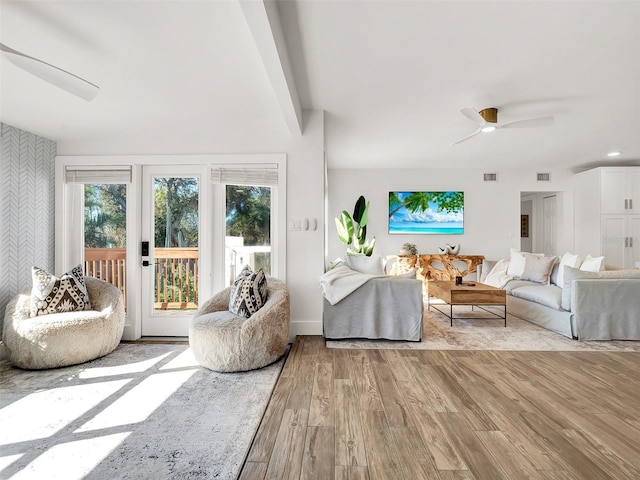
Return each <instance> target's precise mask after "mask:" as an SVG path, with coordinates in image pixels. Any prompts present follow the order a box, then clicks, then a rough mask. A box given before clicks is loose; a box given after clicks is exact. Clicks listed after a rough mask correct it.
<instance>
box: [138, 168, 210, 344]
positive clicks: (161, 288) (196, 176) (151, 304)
mask: <svg viewBox="0 0 640 480" xmlns="http://www.w3.org/2000/svg"><path fill="white" fill-rule="evenodd" d="M203 173H204V172H203V169H202V167H200V166H188V165H186V166H185V165H181V166H179V167H178V166H148V167H144V170H143V201H142V219H141V220H142V222H141V224H142V244H141V247H140V248H141V253H142V265H143V266H142V282H143V284H142V335H143V336H186V335H188V333H189V323H190V320H191V317H192V316H193V314H194V312H195V311H196V310H197V308H198V304H199V296H200V292H201V291H203V290H202V278H203V271H206V270H207V269H206V263H207V262H204V261H203V252H202V249H201V247H200V246H201V245H202V244H203V241H204V240H205V239H204V238H202V235H203V234H205V236H206V231H205V229H204V228H203V226H202V224H203V220H202V218H201V217H202V216H201V214H200V212H201V205H202V201H203V199H202V196H203V189H204V190H206V188H207V187H206V182H203V178H205V176H204V174H203ZM205 223H206V222H205ZM203 265H204V268H203Z"/></svg>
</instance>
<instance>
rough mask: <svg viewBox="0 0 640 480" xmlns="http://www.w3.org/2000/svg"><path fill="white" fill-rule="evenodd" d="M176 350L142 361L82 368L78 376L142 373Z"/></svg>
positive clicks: (94, 376)
mask: <svg viewBox="0 0 640 480" xmlns="http://www.w3.org/2000/svg"><path fill="white" fill-rule="evenodd" d="M173 353H174V352H167V353H165V354H162V355H158V356H157V357H153V358H150V359H148V360H144V361H142V362H132V363H126V364H124V365H110V366H108V367H94V368H90V367H89V368H87V369H85V370H82V371H81V372H80V374H79V375H78V378H100V377H109V376H114V375H127V374H130V373H140V372H144V371H145V370H147V369H149V368H151V367H153V366H154V365H155V364H157V363H159V362H160V361H162V360H164V359H165V358H166V357H168V356H169V355H172V354H173Z"/></svg>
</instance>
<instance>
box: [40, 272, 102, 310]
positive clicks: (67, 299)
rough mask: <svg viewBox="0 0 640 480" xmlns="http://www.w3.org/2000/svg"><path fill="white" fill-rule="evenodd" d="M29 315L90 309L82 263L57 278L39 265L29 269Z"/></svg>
mask: <svg viewBox="0 0 640 480" xmlns="http://www.w3.org/2000/svg"><path fill="white" fill-rule="evenodd" d="M31 276H32V280H33V288H32V290H31V316H32V317H35V316H38V315H47V314H49V313H62V312H79V311H83V310H91V302H90V301H89V293H88V292H87V286H86V285H85V282H84V274H83V273H82V265H80V264H79V265H77V266H75V267H74V268H72V269H71V270H70V271H69V272H67V273H64V274H62V275H61V276H60V277H59V278H58V277H56V276H55V275H53V274H51V273H49V272H47V271H45V270H44V269H42V268H39V267H33V268H32V269H31Z"/></svg>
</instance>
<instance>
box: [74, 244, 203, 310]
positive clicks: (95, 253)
mask: <svg viewBox="0 0 640 480" xmlns="http://www.w3.org/2000/svg"><path fill="white" fill-rule="evenodd" d="M154 256H155V262H156V264H155V269H156V272H155V273H156V274H155V295H154V308H155V309H157V310H174V309H195V308H198V249H197V248H156V249H154ZM84 265H85V275H87V276H91V277H96V278H100V279H102V280H105V281H107V282H109V283H112V284H114V285H115V286H116V287H118V288H119V289H120V290H121V291H122V294H123V296H124V300H125V305H126V300H127V297H126V292H127V288H126V287H127V283H126V252H125V249H124V248H85V250H84Z"/></svg>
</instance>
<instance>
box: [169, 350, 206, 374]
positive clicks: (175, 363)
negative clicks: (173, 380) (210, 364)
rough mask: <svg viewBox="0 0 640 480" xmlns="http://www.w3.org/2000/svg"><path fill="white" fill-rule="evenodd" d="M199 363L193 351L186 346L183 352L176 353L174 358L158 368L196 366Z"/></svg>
mask: <svg viewBox="0 0 640 480" xmlns="http://www.w3.org/2000/svg"><path fill="white" fill-rule="evenodd" d="M198 366H199V364H198V362H197V361H196V359H195V357H194V356H193V352H192V351H191V349H190V348H187V349H186V350H185V351H184V352H182V353H181V354H180V355H178V356H177V357H176V358H174V359H172V360H171V361H170V362H169V363H167V364H166V365H163V366H162V367H160V370H170V369H174V368H185V367H198Z"/></svg>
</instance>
